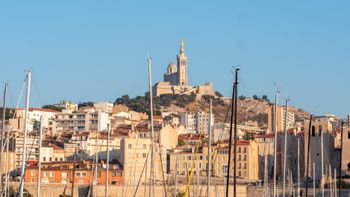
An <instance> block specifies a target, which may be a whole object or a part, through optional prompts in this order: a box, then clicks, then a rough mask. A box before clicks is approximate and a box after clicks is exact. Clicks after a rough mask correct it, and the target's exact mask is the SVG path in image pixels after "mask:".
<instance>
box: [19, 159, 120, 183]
mask: <svg viewBox="0 0 350 197" xmlns="http://www.w3.org/2000/svg"><path fill="white" fill-rule="evenodd" d="M91 164H92V163H91V162H86V161H77V162H68V161H63V162H48V163H42V168H41V173H40V182H41V183H61V184H67V183H72V182H73V180H74V183H76V184H82V185H88V184H90V183H91V180H92V179H93V178H94V177H95V176H94V171H92V168H93V166H92V165H91ZM74 165H75V168H74ZM122 174H123V171H122V170H121V169H120V168H119V166H117V165H113V166H111V167H110V169H109V171H108V178H109V179H108V181H109V184H112V185H122V184H123V176H122ZM106 175H107V172H106V169H105V168H103V167H102V165H101V164H99V167H98V171H97V184H105V183H106ZM37 180H38V166H37V165H29V166H28V167H27V169H26V171H25V176H24V181H25V182H28V183H36V182H37Z"/></svg>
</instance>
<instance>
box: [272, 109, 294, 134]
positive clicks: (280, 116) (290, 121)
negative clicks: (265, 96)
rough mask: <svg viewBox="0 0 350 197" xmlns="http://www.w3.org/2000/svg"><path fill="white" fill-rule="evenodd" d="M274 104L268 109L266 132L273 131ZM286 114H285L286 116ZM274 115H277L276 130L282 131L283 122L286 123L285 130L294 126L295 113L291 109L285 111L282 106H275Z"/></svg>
mask: <svg viewBox="0 0 350 197" xmlns="http://www.w3.org/2000/svg"><path fill="white" fill-rule="evenodd" d="M274 113H275V111H274V106H271V107H270V109H269V111H268V129H267V131H268V133H270V132H272V131H274V124H273V119H274ZM286 115H287V116H286ZM276 117H277V131H278V132H282V131H284V124H285V123H286V126H287V130H288V129H290V128H293V127H294V126H295V115H294V113H293V112H291V111H286V109H285V107H284V106H277V109H276Z"/></svg>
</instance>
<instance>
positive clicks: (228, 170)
mask: <svg viewBox="0 0 350 197" xmlns="http://www.w3.org/2000/svg"><path fill="white" fill-rule="evenodd" d="M238 71H239V69H236V77H235V82H234V85H233V90H232V97H231V120H230V139H229V146H228V161H227V176H226V197H229V185H230V169H231V154H232V128H233V121H234V120H233V116H234V114H233V113H234V105H235V101H234V99H235V97H236V93H237V92H236V88H237V87H236V85H237V84H236V83H237V78H238V77H237V76H238ZM235 134H236V133H235ZM235 139H236V138H235ZM234 155H236V152H235V153H234Z"/></svg>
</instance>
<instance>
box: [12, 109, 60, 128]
mask: <svg viewBox="0 0 350 197" xmlns="http://www.w3.org/2000/svg"><path fill="white" fill-rule="evenodd" d="M59 113H61V112H59V111H55V110H51V109H41V108H29V110H28V120H29V121H28V131H29V132H31V131H33V129H35V127H34V125H35V124H36V123H37V122H41V124H42V126H43V128H48V127H49V122H50V120H51V119H52V118H53V117H55V115H56V114H59ZM24 116H25V109H18V110H17V112H16V117H14V118H11V119H10V120H9V123H10V128H11V129H12V130H15V131H23V130H24ZM36 129H39V128H36Z"/></svg>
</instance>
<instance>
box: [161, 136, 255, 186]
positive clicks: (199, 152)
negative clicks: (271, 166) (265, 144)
mask: <svg viewBox="0 0 350 197" xmlns="http://www.w3.org/2000/svg"><path fill="white" fill-rule="evenodd" d="M211 148H212V150H211V152H212V165H211V166H212V168H211V174H212V176H213V177H214V176H215V177H222V178H223V177H226V176H227V169H228V166H227V162H228V143H227V142H221V143H218V144H213V145H212V147H211ZM236 154H237V176H238V177H241V178H243V179H249V180H257V179H258V150H257V144H256V142H255V141H238V143H237V153H236ZM232 158H233V157H232ZM169 160H170V163H169V169H168V172H170V173H171V174H173V173H175V172H176V173H177V174H178V175H182V176H187V174H189V173H191V171H193V174H194V175H198V176H206V175H207V170H208V146H207V145H203V146H202V147H199V148H198V149H197V147H196V145H184V146H182V147H178V148H177V149H174V151H173V152H172V153H170V154H169ZM176 164H177V166H176ZM233 170H234V166H232V169H231V171H230V172H232V174H231V175H230V176H233Z"/></svg>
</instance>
